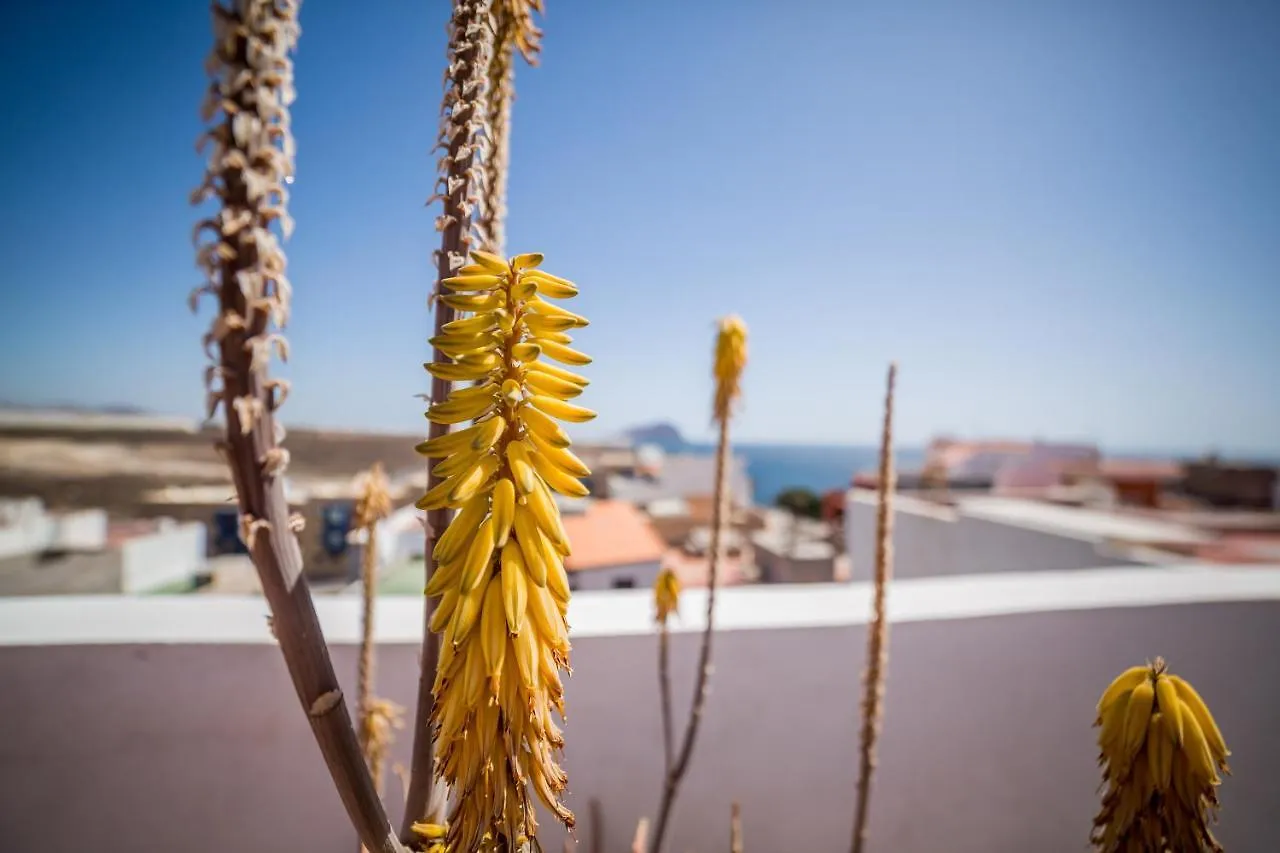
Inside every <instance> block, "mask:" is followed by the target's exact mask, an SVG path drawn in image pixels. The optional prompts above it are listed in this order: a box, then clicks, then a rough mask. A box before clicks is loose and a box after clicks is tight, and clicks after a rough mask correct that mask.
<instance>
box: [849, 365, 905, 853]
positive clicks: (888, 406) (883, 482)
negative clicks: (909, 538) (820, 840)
mask: <svg viewBox="0 0 1280 853" xmlns="http://www.w3.org/2000/svg"><path fill="white" fill-rule="evenodd" d="M897 376H898V365H897V364H890V365H889V376H888V379H887V380H886V382H885V393H884V427H883V430H882V432H881V435H880V478H879V479H880V482H879V484H878V485H879V498H880V499H879V501H878V503H877V507H876V575H875V593H874V597H873V599H872V605H871V624H870V625H868V626H867V668H866V671H865V674H864V675H863V695H862V733H861V750H860V752H859V755H858V787H857V805H856V810H855V813H854V821H853V853H862V850H863V848H864V847H865V846H866V843H867V814H868V806H869V805H870V802H871V777H872V775H873V774H874V773H875V769H876V741H877V740H878V739H879V737H880V722H881V714H882V713H883V708H882V703H883V701H884V677H885V666H886V664H887V663H888V658H889V619H888V615H887V614H886V612H885V596H886V593H887V592H888V587H889V578H890V576H891V575H892V574H893V495H894V490H895V488H896V482H897V472H896V470H895V468H894V464H893V462H894V460H893V392H894V386H895V384H896V382H897Z"/></svg>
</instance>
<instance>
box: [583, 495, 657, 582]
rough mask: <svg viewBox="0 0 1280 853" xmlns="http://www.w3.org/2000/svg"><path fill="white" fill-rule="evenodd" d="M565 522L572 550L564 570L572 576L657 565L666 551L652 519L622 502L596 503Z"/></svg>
mask: <svg viewBox="0 0 1280 853" xmlns="http://www.w3.org/2000/svg"><path fill="white" fill-rule="evenodd" d="M563 521H564V529H565V532H566V533H567V534H568V535H569V542H570V544H571V545H572V548H573V553H572V554H570V555H569V556H568V557H567V558H566V559H565V561H564V567H565V569H567V570H568V571H571V572H576V571H582V570H584V569H602V568H606V567H608V566H625V565H627V564H629V563H646V562H650V561H658V560H661V559H662V554H663V552H664V551H666V545H665V544H664V543H663V541H662V539H661V537H659V536H658V534H657V532H656V531H655V530H654V529H653V525H651V524H650V523H649V518H648V517H647V516H646V515H645V514H644V513H643V512H641V511H640V510H639V509H637V508H636V507H634V506H632V505H631V504H629V503H625V502H623V501H595V502H594V503H592V504H591V505H589V506H588V507H587V508H586V511H585V512H583V513H580V514H566V515H565V516H564V518H563Z"/></svg>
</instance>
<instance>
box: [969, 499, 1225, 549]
mask: <svg viewBox="0 0 1280 853" xmlns="http://www.w3.org/2000/svg"><path fill="white" fill-rule="evenodd" d="M956 504H957V508H958V509H959V511H960V513H961V514H962V515H964V516H967V517H969V518H978V519H983V520H985V521H997V522H1000V523H1003V524H1010V525H1014V526H1016V527H1022V528H1025V529H1028V530H1038V531H1041V532H1044V533H1054V534H1057V535H1059V536H1065V537H1068V538H1071V539H1081V540H1084V541H1086V542H1105V541H1109V540H1110V541H1122V542H1150V543H1158V542H1163V543H1180V544H1198V543H1203V542H1210V541H1212V539H1213V537H1212V536H1210V535H1209V534H1207V533H1205V532H1204V531H1203V530H1200V529H1198V528H1195V527H1192V526H1190V525H1186V524H1178V523H1176V522H1171V521H1159V520H1156V519H1151V518H1138V517H1135V516H1132V515H1126V514H1122V513H1118V512H1107V511H1105V510H1096V509H1084V508H1081V507H1069V506H1057V505H1054V504H1047V503H1041V502H1039V501H1032V500H1022V499H1019V498H1002V497H993V496H987V495H981V496H976V495H975V496H961V497H958V498H957V499H956Z"/></svg>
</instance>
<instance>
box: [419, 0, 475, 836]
mask: <svg viewBox="0 0 1280 853" xmlns="http://www.w3.org/2000/svg"><path fill="white" fill-rule="evenodd" d="M490 12H491V8H490V3H489V2H488V0H456V2H455V3H454V6H453V16H452V18H451V19H450V23H449V47H448V68H447V72H446V78H445V91H444V97H443V99H442V102H441V107H440V130H439V134H438V138H437V146H438V147H439V148H440V149H442V150H443V156H442V157H441V158H440V161H439V163H438V166H437V171H438V174H439V178H438V179H437V185H436V191H437V194H436V196H435V197H437V198H439V199H440V200H441V201H442V207H443V210H442V212H441V214H440V216H439V217H437V219H436V230H438V231H439V232H440V235H441V236H440V249H439V251H438V252H437V253H436V255H435V258H436V284H435V288H434V290H433V292H432V299H431V302H432V303H433V305H434V308H435V331H434V335H435V337H439V336H440V335H441V334H443V333H444V327H445V326H446V325H447V324H448V323H450V322H452V321H453V320H454V317H455V312H454V309H453V307H452V306H450V305H449V304H448V303H447V302H445V301H443V300H442V299H440V298H438V297H439V296H440V282H441V281H443V280H444V279H446V278H449V277H450V276H452V275H453V274H454V272H455V271H456V270H458V269H460V268H461V267H462V266H463V265H465V264H466V258H467V253H468V251H469V250H470V249H472V248H474V247H477V246H479V245H481V244H482V242H483V240H480V239H477V237H478V234H477V228H476V225H475V219H474V212H475V211H476V208H477V207H478V206H479V204H480V194H481V188H480V185H481V184H482V182H483V177H482V174H481V169H480V168H479V167H480V166H481V165H482V164H483V162H484V156H483V154H484V146H485V144H486V137H485V133H484V125H485V80H486V74H487V72H488V68H489V61H490V56H491V52H492V49H493V20H492V16H491V14H490ZM445 358H446V355H445V354H444V353H442V352H441V351H440V350H439V349H436V348H435V347H433V349H432V360H433V361H437V362H439V361H443V360H445ZM452 390H453V382H452V381H451V380H449V379H447V378H444V377H441V376H433V377H432V380H431V399H432V401H443V400H446V399H448V397H449V394H450V393H451V391H452ZM448 432H449V425H447V424H442V423H434V422H433V423H432V424H431V426H430V428H429V431H428V438H429V439H438V438H440V437H441V436H443V435H445V434H446V433H448ZM442 479H443V478H441V477H440V476H439V475H438V474H435V473H429V474H428V478H427V485H428V488H429V489H431V488H435V487H436V486H438V485H439V484H440V483H441V482H442ZM451 516H452V510H451V509H450V508H449V507H447V506H439V507H436V508H434V509H431V510H429V511H428V512H427V519H426V528H427V530H426V550H425V552H424V562H425V564H426V575H427V580H428V581H430V578H431V573H432V572H433V571H434V570H435V565H434V560H433V559H432V553H433V552H434V550H435V543H436V541H437V540H438V539H439V537H440V536H441V535H442V534H443V533H444V530H445V528H446V527H447V526H448V524H449V520H450V517H451ZM435 606H436V602H435V600H434V599H432V598H425V599H424V605H423V609H424V612H423V638H422V664H421V671H420V672H419V675H418V703H417V710H416V713H415V719H414V726H413V757H412V762H411V764H410V775H409V791H408V795H407V798H406V803H405V813H404V820H403V822H402V823H401V826H400V837H401V838H402V839H403V840H404V841H405V842H406V843H408V842H410V841H412V840H413V839H414V838H415V834H414V831H413V825H414V824H415V823H418V822H420V821H427V822H430V823H443V821H444V819H445V808H446V796H447V792H446V791H444V790H443V789H440V790H437V788H436V785H435V781H436V773H437V768H436V758H435V754H436V750H435V738H434V734H433V729H432V725H431V719H432V716H433V713H434V708H435V700H434V697H433V694H432V688H433V686H434V684H435V677H436V669H437V667H438V665H439V661H440V639H439V635H438V634H436V633H435V632H433V631H431V630H430V627H429V626H430V624H431V617H432V615H433V614H434V612H435Z"/></svg>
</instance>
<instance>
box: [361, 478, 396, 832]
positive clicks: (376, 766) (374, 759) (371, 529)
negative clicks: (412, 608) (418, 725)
mask: <svg viewBox="0 0 1280 853" xmlns="http://www.w3.org/2000/svg"><path fill="white" fill-rule="evenodd" d="M390 514H391V494H390V492H389V491H388V490H387V476H386V474H385V472H384V471H383V469H382V463H380V462H378V463H374V465H373V467H372V468H371V469H370V470H369V472H368V473H367V474H366V475H365V477H364V481H363V483H361V486H360V493H359V495H358V496H357V497H356V505H355V528H356V530H359V531H361V532H362V533H363V534H364V551H363V552H362V554H361V557H360V599H361V605H362V606H361V614H360V627H361V630H360V660H359V664H358V666H357V669H356V713H357V715H358V717H359V721H360V729H359V736H360V748H361V749H362V750H363V751H364V758H365V763H366V764H367V765H368V766H369V773H370V775H372V776H373V787H374V790H376V791H377V792H378V796H382V779H383V774H384V770H385V765H386V760H387V751H388V749H389V748H390V746H391V731H392V729H396V728H401V727H402V726H403V711H404V709H403V708H401V707H400V706H399V705H397V704H396V703H394V702H391V701H389V700H387V699H378V698H375V697H374V695H373V683H374V669H375V666H376V664H377V646H376V644H375V643H374V622H373V613H374V601H375V600H376V598H377V580H378V522H380V521H381V520H383V519H384V518H386V517H387V516H388V515H390ZM360 849H361V850H367V849H368V848H367V847H365V846H364V845H363V844H361V845H360Z"/></svg>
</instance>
